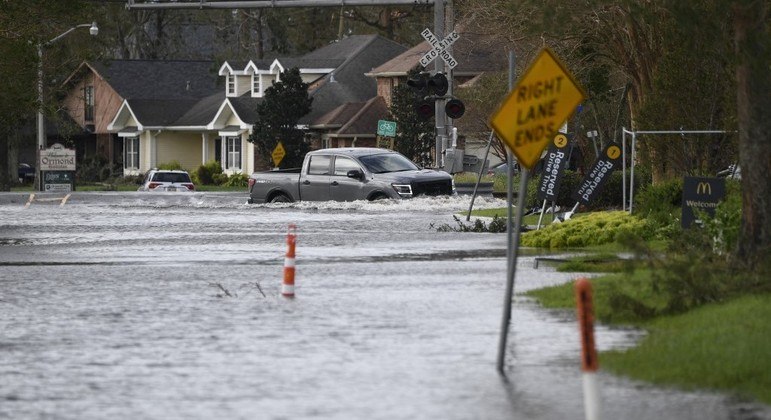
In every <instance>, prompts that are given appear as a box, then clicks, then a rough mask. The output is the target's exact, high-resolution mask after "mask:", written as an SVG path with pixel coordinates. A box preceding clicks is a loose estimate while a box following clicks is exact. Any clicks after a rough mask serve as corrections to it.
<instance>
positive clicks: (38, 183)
mask: <svg viewBox="0 0 771 420" xmlns="http://www.w3.org/2000/svg"><path fill="white" fill-rule="evenodd" d="M45 138H46V137H45V124H44V121H43V44H41V43H38V44H37V151H36V152H35V158H36V162H35V188H36V189H37V190H38V191H43V174H42V173H41V172H40V150H42V149H43V148H44V147H45V146H46V141H45Z"/></svg>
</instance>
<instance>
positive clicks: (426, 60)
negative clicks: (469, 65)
mask: <svg viewBox="0 0 771 420" xmlns="http://www.w3.org/2000/svg"><path fill="white" fill-rule="evenodd" d="M420 35H421V36H422V37H423V39H425V40H426V42H428V43H429V44H430V45H431V50H429V51H428V52H427V53H425V54H424V55H423V57H420V65H421V66H423V67H427V66H428V65H429V64H431V62H432V61H434V60H436V58H437V57H441V58H442V60H443V61H444V63H445V64H447V67H449V68H450V70H452V69H454V68H455V67H456V66H457V65H458V61H457V60H456V59H455V58H454V57H453V56H452V55H450V53H449V52H448V51H447V48H449V47H450V46H451V45H452V44H454V43H455V41H457V40H458V38H460V35H458V33H457V32H455V31H452V32H451V33H450V34H449V35H447V37H445V38H444V39H443V40H441V41H440V40H439V38H437V37H436V35H434V34H433V32H431V30H430V29H428V28H426V29H423V32H421V33H420Z"/></svg>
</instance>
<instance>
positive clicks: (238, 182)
mask: <svg viewBox="0 0 771 420" xmlns="http://www.w3.org/2000/svg"><path fill="white" fill-rule="evenodd" d="M248 184H249V177H248V176H247V175H246V174H233V175H230V176H229V177H228V178H227V180H226V181H225V182H224V183H223V184H222V185H224V186H226V187H246V186H247V185H248Z"/></svg>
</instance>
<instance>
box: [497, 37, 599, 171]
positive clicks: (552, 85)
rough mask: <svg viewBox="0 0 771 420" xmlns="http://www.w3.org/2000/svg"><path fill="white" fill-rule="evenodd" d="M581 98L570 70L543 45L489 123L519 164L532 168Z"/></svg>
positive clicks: (584, 96)
mask: <svg viewBox="0 0 771 420" xmlns="http://www.w3.org/2000/svg"><path fill="white" fill-rule="evenodd" d="M585 98H586V94H585V93H584V91H583V89H582V88H581V87H580V86H579V85H578V83H576V81H575V80H574V79H573V76H572V75H571V74H570V72H569V71H567V69H566V68H565V66H563V65H562V63H560V61H559V60H558V59H557V57H556V56H555V55H554V53H553V52H552V51H551V50H550V49H548V48H544V49H543V50H541V52H540V53H539V54H538V57H536V59H535V61H533V63H532V64H531V65H530V68H528V69H527V71H526V72H525V74H524V75H523V76H522V78H521V79H520V80H519V83H517V87H516V88H514V90H512V91H511V92H510V93H509V95H508V96H507V97H506V99H505V100H504V101H503V104H502V105H501V107H500V108H499V109H498V111H496V112H495V114H493V116H492V118H491V119H490V126H491V127H492V128H493V130H495V133H496V134H497V135H498V138H500V139H501V140H503V141H504V142H505V143H506V145H508V146H509V149H511V151H512V152H513V153H514V155H515V156H516V157H517V160H519V163H520V164H522V166H524V167H526V168H528V169H533V166H535V164H536V163H537V162H538V160H539V159H540V158H541V152H542V151H543V149H544V147H546V145H548V144H549V142H550V141H551V140H552V138H553V137H554V134H555V133H556V132H557V130H558V129H559V128H560V127H561V126H562V124H563V123H565V121H567V119H568V118H569V117H570V115H571V114H572V113H573V111H574V110H575V109H576V106H578V104H580V103H581V102H582V101H583V100H584V99H585Z"/></svg>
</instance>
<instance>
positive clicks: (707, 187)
mask: <svg viewBox="0 0 771 420" xmlns="http://www.w3.org/2000/svg"><path fill="white" fill-rule="evenodd" d="M696 194H699V195H704V194H707V195H712V185H711V184H710V183H709V182H699V185H697V186H696Z"/></svg>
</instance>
